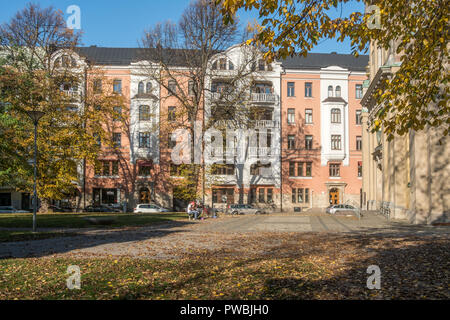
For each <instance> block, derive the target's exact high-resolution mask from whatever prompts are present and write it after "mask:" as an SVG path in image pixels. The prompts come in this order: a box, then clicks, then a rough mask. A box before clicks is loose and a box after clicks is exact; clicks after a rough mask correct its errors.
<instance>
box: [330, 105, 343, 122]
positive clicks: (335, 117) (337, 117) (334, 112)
mask: <svg viewBox="0 0 450 320" xmlns="http://www.w3.org/2000/svg"><path fill="white" fill-rule="evenodd" d="M331 123H341V110H340V109H337V108H333V109H331Z"/></svg>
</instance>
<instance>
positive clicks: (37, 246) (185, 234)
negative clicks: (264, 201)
mask: <svg viewBox="0 0 450 320" xmlns="http://www.w3.org/2000/svg"><path fill="white" fill-rule="evenodd" d="M71 232H76V233H77V235H76V236H66V237H60V238H52V239H44V240H34V241H22V242H9V243H0V259H1V258H24V257H43V256H52V257H54V256H61V255H63V256H66V255H69V256H82V257H99V256H131V257H146V258H155V259H171V258H178V257H179V256H180V253H186V252H190V251H202V250H204V251H212V250H222V251H226V250H234V251H236V252H237V253H236V254H239V247H240V246H242V244H243V243H245V250H248V249H249V247H250V248H254V250H263V251H264V250H269V251H270V248H272V247H274V246H277V245H279V241H277V237H278V239H281V234H283V237H284V236H286V235H288V234H289V233H304V234H310V233H313V234H316V235H319V236H320V235H323V237H324V239H325V238H326V235H329V234H346V235H347V234H348V235H351V236H354V235H365V236H380V237H389V236H393V237H394V236H395V237H399V236H433V237H448V236H449V228H448V227H432V226H412V225H409V224H406V223H404V222H392V221H387V220H385V219H384V218H383V217H381V216H378V215H374V214H366V215H364V216H363V218H362V219H361V220H359V219H357V218H356V217H346V216H331V215H326V214H310V215H308V214H302V215H294V214H290V215H289V214H270V215H256V216H253V215H251V216H224V217H221V218H219V219H206V220H202V221H195V222H188V221H172V222H168V223H164V224H159V225H154V226H148V227H127V228H118V229H102V230H100V229H88V230H86V229H78V230H76V229H71ZM274 234H275V236H274ZM267 235H271V236H270V239H271V240H270V241H269V240H267V239H268V238H269V237H267ZM277 235H278V236H277ZM243 250H244V249H243Z"/></svg>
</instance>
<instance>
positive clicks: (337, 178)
mask: <svg viewBox="0 0 450 320" xmlns="http://www.w3.org/2000/svg"><path fill="white" fill-rule="evenodd" d="M330 179H333V180H339V179H342V177H330Z"/></svg>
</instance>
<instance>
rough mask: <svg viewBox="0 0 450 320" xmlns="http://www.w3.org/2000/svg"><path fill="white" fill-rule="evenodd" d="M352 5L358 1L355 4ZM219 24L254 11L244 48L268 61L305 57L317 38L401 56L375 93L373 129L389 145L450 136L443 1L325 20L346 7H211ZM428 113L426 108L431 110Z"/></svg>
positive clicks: (247, 0) (239, 2)
mask: <svg viewBox="0 0 450 320" xmlns="http://www.w3.org/2000/svg"><path fill="white" fill-rule="evenodd" d="M358 1H359V0H358ZM217 3H220V4H221V6H222V13H223V14H224V21H225V22H226V23H232V22H233V21H234V19H235V16H236V13H237V11H238V10H239V9H241V8H243V9H245V10H256V11H258V12H259V18H260V20H261V25H256V26H255V36H254V37H253V38H252V39H250V40H249V43H259V44H261V45H262V46H264V47H265V49H266V57H267V58H268V59H274V58H285V57H287V56H289V55H293V54H301V55H306V54H307V52H308V51H309V50H311V49H312V48H313V47H314V46H315V45H317V44H318V42H319V41H320V40H321V39H322V38H334V37H336V38H337V40H339V41H343V40H344V39H346V38H349V39H350V40H351V45H352V52H353V54H355V55H358V52H359V51H361V50H367V45H368V44H369V43H371V44H372V45H374V46H378V47H381V48H384V49H388V48H390V47H391V48H392V47H394V48H395V50H396V51H397V53H401V54H402V57H401V62H402V63H401V66H400V68H399V70H398V71H397V72H396V73H395V75H394V77H393V78H392V79H388V80H386V83H385V90H384V91H379V92H378V93H377V94H376V97H375V98H376V100H377V102H378V104H379V105H381V106H383V108H382V109H381V111H380V112H379V114H378V115H377V116H378V120H377V121H375V126H374V130H378V128H380V127H381V126H383V127H384V131H385V133H387V134H388V136H389V137H390V138H392V137H393V135H394V134H400V135H403V134H405V133H407V132H409V130H410V129H413V130H422V129H423V128H424V127H425V126H431V127H439V128H442V132H443V135H444V136H447V135H448V134H449V128H450V105H449V103H448V95H449V86H448V80H449V73H448V39H449V28H448V17H449V7H450V6H449V1H448V0H412V1H409V0H408V1H406V0H398V1H370V2H369V4H372V5H376V7H373V11H368V12H367V13H365V14H363V13H360V12H353V13H351V14H350V15H349V16H347V17H339V18H331V14H330V9H333V8H339V7H341V8H342V6H344V5H348V4H349V3H350V1H348V0H321V1H319V0H223V1H222V0H218V1H217ZM430 106H433V107H430Z"/></svg>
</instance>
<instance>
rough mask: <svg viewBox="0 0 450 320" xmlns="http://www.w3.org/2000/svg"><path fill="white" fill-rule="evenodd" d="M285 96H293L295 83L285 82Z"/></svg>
mask: <svg viewBox="0 0 450 320" xmlns="http://www.w3.org/2000/svg"><path fill="white" fill-rule="evenodd" d="M287 96H288V97H295V83H294V82H288V84H287Z"/></svg>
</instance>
